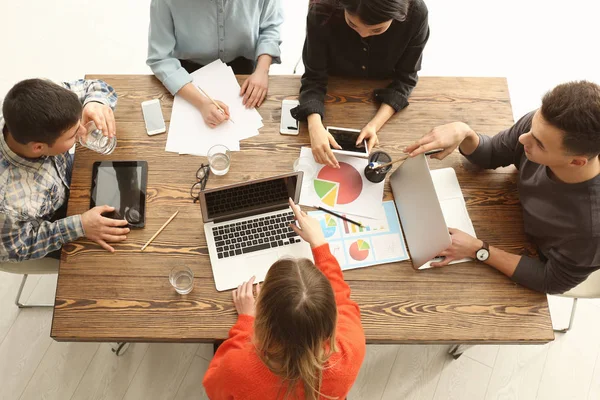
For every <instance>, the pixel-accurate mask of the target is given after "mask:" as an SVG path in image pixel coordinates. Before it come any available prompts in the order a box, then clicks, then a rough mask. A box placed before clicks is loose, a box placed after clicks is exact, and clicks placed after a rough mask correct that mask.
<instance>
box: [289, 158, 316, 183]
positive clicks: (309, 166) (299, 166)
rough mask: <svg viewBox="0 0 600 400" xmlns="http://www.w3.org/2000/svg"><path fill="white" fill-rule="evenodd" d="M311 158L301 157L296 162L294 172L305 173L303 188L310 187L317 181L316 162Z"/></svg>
mask: <svg viewBox="0 0 600 400" xmlns="http://www.w3.org/2000/svg"><path fill="white" fill-rule="evenodd" d="M311 158H312V157H311ZM311 158H309V157H299V158H296V160H295V161H294V167H293V168H294V172H298V171H302V172H304V174H303V177H302V186H303V187H304V186H310V185H311V184H312V182H313V180H314V179H315V175H316V173H317V169H316V168H315V162H314V161H313V160H312V159H311Z"/></svg>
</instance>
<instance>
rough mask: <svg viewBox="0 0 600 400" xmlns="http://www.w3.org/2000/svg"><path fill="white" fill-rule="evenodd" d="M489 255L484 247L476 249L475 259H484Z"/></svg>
mask: <svg viewBox="0 0 600 400" xmlns="http://www.w3.org/2000/svg"><path fill="white" fill-rule="evenodd" d="M489 256H490V252H489V251H487V250H486V249H479V250H477V259H478V260H479V261H485V260H487V259H488V257H489Z"/></svg>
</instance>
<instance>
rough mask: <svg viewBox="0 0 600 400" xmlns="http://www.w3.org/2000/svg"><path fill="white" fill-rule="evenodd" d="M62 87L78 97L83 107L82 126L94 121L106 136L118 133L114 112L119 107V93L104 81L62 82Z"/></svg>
mask: <svg viewBox="0 0 600 400" xmlns="http://www.w3.org/2000/svg"><path fill="white" fill-rule="evenodd" d="M60 85H61V86H62V87H64V88H66V89H68V90H70V91H72V92H73V93H75V94H76V95H77V97H78V98H79V101H80V102H81V104H82V105H83V112H82V115H81V124H82V125H84V126H85V125H86V124H87V123H88V122H89V121H94V122H95V123H96V126H97V127H98V128H99V129H101V130H102V133H103V134H104V135H106V136H109V137H113V136H115V135H116V133H117V127H116V122H115V116H114V112H113V111H114V110H115V108H116V107H117V93H116V92H115V90H114V89H113V88H112V86H110V85H109V84H107V83H106V82H104V81H101V80H85V79H79V80H77V81H72V82H62V83H60Z"/></svg>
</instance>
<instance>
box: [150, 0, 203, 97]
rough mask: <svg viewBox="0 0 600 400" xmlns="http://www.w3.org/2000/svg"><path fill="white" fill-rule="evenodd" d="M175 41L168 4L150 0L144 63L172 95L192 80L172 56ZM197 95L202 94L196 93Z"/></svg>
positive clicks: (162, 1) (158, 0)
mask: <svg viewBox="0 0 600 400" xmlns="http://www.w3.org/2000/svg"><path fill="white" fill-rule="evenodd" d="M176 43H177V38H176V37H175V26H174V23H173V15H172V14H171V10H170V9H169V5H168V4H167V2H166V1H164V0H152V3H151V4H150V29H149V32H148V58H147V59H146V64H147V65H148V66H149V67H150V69H152V72H153V73H154V75H156V77H157V78H158V79H159V80H160V81H161V82H162V83H163V85H164V86H165V87H166V88H167V90H168V91H169V92H170V93H171V94H172V95H173V96H174V95H175V94H176V93H177V92H179V90H180V89H181V88H182V87H183V86H184V85H186V84H188V83H190V82H191V81H192V77H191V75H190V74H189V73H188V72H187V71H186V70H185V68H183V67H182V66H181V63H180V62H179V60H178V59H177V58H175V57H173V51H174V49H175V45H176ZM197 97H199V98H200V97H202V96H201V95H200V94H199V93H197ZM186 100H187V99H186Z"/></svg>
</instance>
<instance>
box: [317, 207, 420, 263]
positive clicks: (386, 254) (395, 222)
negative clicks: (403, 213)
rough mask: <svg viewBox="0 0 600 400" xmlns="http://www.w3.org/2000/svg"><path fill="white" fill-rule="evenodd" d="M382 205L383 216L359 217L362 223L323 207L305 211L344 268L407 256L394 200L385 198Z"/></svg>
mask: <svg viewBox="0 0 600 400" xmlns="http://www.w3.org/2000/svg"><path fill="white" fill-rule="evenodd" d="M383 209H384V215H385V216H384V218H382V219H369V220H368V222H365V221H367V220H365V221H361V223H364V226H363V227H359V226H357V225H354V224H352V223H349V222H347V221H344V220H343V219H340V218H337V217H335V216H333V215H330V214H327V213H325V212H323V211H311V212H309V213H308V214H309V215H310V216H311V217H313V218H315V219H316V220H317V221H319V224H320V225H321V230H322V231H323V235H324V236H325V239H326V240H327V242H328V243H329V248H330V249H331V254H333V255H334V256H335V258H336V259H337V260H338V262H339V263H340V266H341V268H342V270H347V269H354V268H361V267H368V266H371V265H377V264H385V263H390V262H396V261H403V260H408V253H407V251H406V244H405V243H404V236H403V235H402V230H401V229H400V221H399V219H398V214H397V213H396V207H395V206H394V202H393V201H386V202H384V203H383ZM342 215H344V214H342ZM344 216H345V215H344Z"/></svg>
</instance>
